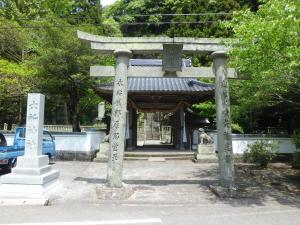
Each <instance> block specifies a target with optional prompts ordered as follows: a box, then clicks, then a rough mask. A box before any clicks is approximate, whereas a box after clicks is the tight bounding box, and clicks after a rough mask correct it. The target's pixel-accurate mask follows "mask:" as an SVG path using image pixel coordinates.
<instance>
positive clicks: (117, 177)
mask: <svg viewBox="0 0 300 225" xmlns="http://www.w3.org/2000/svg"><path fill="white" fill-rule="evenodd" d="M115 55H116V57H117V62H116V75H115V81H114V91H113V102H112V113H111V115H112V118H111V125H110V136H109V161H108V169H107V182H108V186H110V187H122V185H123V184H122V173H123V158H124V150H125V126H126V110H127V74H128V65H129V58H130V56H131V52H130V51H128V50H124V49H123V50H122V49H121V50H116V51H115Z"/></svg>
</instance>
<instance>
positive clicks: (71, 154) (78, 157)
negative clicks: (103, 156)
mask: <svg viewBox="0 0 300 225" xmlns="http://www.w3.org/2000/svg"><path fill="white" fill-rule="evenodd" d="M95 155H96V153H95V151H89V152H87V151H57V155H56V160H61V161H92V160H93V159H94V158H95Z"/></svg>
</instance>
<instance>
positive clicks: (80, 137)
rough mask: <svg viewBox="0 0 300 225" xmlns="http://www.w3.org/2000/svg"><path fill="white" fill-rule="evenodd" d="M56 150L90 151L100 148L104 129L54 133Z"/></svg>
mask: <svg viewBox="0 0 300 225" xmlns="http://www.w3.org/2000/svg"><path fill="white" fill-rule="evenodd" d="M52 136H53V137H55V146H56V151H72V152H89V151H95V150H98V149H99V145H100V142H101V140H102V139H103V138H104V136H105V132H104V131H86V132H81V133H71V132H70V133H63V134H59V133H53V134H52Z"/></svg>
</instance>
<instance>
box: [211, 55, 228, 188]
mask: <svg viewBox="0 0 300 225" xmlns="http://www.w3.org/2000/svg"><path fill="white" fill-rule="evenodd" d="M211 56H212V58H213V66H214V71H215V76H216V79H215V99H216V112H217V129H218V136H217V140H218V143H217V144H218V146H217V149H218V157H219V167H220V174H221V176H220V179H221V180H220V181H221V184H222V185H223V186H224V187H231V186H232V185H233V183H234V168H233V152H232V138H231V119H230V102H229V92H228V79H227V75H228V71H227V57H226V53H225V52H214V53H213V54H212V55H211Z"/></svg>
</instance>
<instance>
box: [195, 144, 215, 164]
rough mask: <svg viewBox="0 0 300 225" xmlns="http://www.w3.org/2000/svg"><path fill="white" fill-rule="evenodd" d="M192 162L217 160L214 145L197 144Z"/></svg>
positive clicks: (213, 161)
mask: <svg viewBox="0 0 300 225" xmlns="http://www.w3.org/2000/svg"><path fill="white" fill-rule="evenodd" d="M194 162H197V163H216V162H218V156H217V154H216V153H215V150H214V146H213V145H212V144H199V145H198V151H197V153H196V155H195V160H194Z"/></svg>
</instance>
